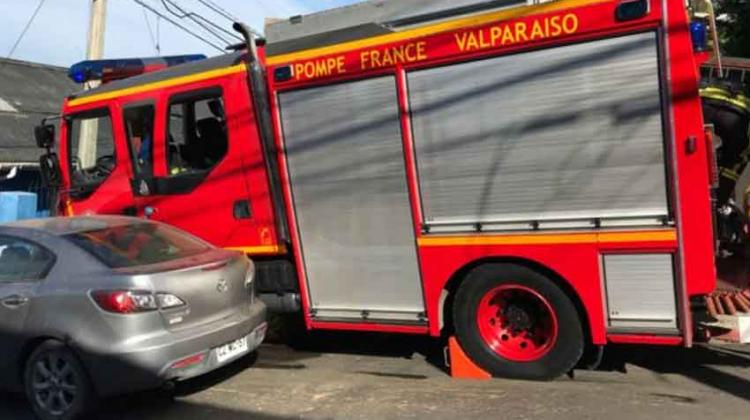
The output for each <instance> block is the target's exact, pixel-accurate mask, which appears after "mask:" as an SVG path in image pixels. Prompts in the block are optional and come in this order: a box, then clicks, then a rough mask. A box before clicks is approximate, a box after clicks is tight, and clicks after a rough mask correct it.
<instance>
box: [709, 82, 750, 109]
mask: <svg viewBox="0 0 750 420" xmlns="http://www.w3.org/2000/svg"><path fill="white" fill-rule="evenodd" d="M700 95H701V96H702V97H704V98H709V99H715V100H717V101H724V102H728V103H730V104H732V105H734V106H736V107H738V108H740V109H742V110H745V111H747V112H748V113H750V98H748V97H747V96H745V95H743V94H741V93H738V94H737V95H732V94H731V93H729V92H728V91H727V90H725V89H721V88H717V87H713V86H709V87H705V88H703V89H701V90H700Z"/></svg>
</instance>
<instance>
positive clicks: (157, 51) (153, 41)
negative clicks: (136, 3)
mask: <svg viewBox="0 0 750 420" xmlns="http://www.w3.org/2000/svg"><path fill="white" fill-rule="evenodd" d="M141 11H143V20H145V21H146V28H148V36H149V37H150V38H151V43H152V44H154V49H155V50H156V55H160V54H159V43H158V42H157V41H156V38H154V31H152V30H151V23H149V21H148V15H147V14H146V8H145V7H144V8H142V9H141ZM157 19H158V18H157Z"/></svg>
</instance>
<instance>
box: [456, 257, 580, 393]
mask: <svg viewBox="0 0 750 420" xmlns="http://www.w3.org/2000/svg"><path fill="white" fill-rule="evenodd" d="M453 320H454V325H455V329H456V337H457V339H458V341H459V343H460V344H461V347H462V348H463V349H464V351H465V352H466V353H467V355H468V356H469V357H470V358H471V359H472V360H473V361H474V362H475V363H476V364H478V365H479V366H480V367H482V368H484V369H485V370H486V371H488V372H489V373H491V374H492V375H493V376H501V377H510V378H519V379H535V380H547V379H552V378H555V377H557V376H560V375H562V374H564V373H566V372H568V371H570V370H571V369H572V368H573V367H574V366H575V364H576V363H577V362H578V360H579V359H580V358H581V355H582V354H583V347H584V340H583V331H582V326H581V321H580V318H579V316H578V312H577V311H576V308H575V306H574V305H573V302H571V300H570V298H568V296H567V295H566V294H565V293H564V292H563V291H562V290H561V289H560V288H559V287H558V286H557V285H556V284H555V283H554V282H553V281H552V280H550V279H549V278H547V277H545V276H544V275H542V274H540V273H538V272H536V271H534V270H532V269H530V268H527V267H524V266H520V265H516V264H500V263H498V264H486V265H482V266H479V267H477V268H475V269H474V270H472V271H471V272H470V273H469V274H468V276H467V277H466V279H465V280H464V281H463V283H462V284H461V286H460V287H459V289H458V291H457V293H456V299H455V301H454V305H453Z"/></svg>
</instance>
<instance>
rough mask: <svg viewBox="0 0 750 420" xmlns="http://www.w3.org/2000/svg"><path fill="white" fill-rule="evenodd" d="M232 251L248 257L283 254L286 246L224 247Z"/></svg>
mask: <svg viewBox="0 0 750 420" xmlns="http://www.w3.org/2000/svg"><path fill="white" fill-rule="evenodd" d="M226 249H230V250H232V251H240V252H244V253H245V254H248V255H268V254H285V253H286V246H284V245H260V246H230V247H226Z"/></svg>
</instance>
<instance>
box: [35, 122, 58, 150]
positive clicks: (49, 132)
mask: <svg viewBox="0 0 750 420" xmlns="http://www.w3.org/2000/svg"><path fill="white" fill-rule="evenodd" d="M34 138H35V139H36V146H37V147H39V148H40V149H51V148H52V146H54V145H55V126H54V125H52V124H45V123H42V124H40V125H37V126H36V127H34Z"/></svg>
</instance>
